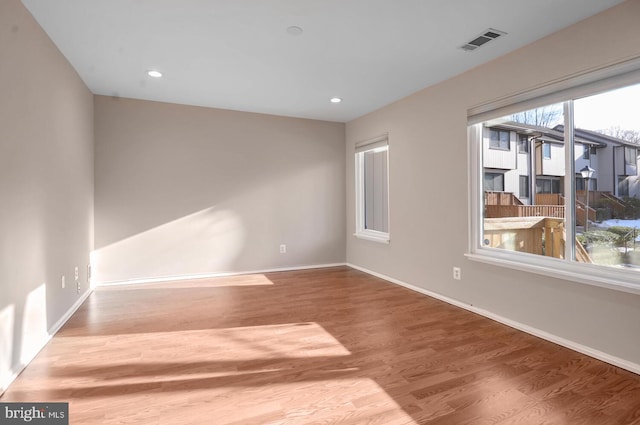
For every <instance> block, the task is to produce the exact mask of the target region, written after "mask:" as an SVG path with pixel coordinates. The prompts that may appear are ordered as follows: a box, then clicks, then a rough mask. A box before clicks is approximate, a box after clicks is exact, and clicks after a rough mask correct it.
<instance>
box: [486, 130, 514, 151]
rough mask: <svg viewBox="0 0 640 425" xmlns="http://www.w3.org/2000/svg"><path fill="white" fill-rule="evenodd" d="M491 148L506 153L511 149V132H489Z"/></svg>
mask: <svg viewBox="0 0 640 425" xmlns="http://www.w3.org/2000/svg"><path fill="white" fill-rule="evenodd" d="M489 147H490V148H491V149H501V150H504V151H508V150H509V149H511V144H510V143H509V132H508V131H504V130H493V129H491V130H489Z"/></svg>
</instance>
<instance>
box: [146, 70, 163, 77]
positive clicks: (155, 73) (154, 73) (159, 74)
mask: <svg viewBox="0 0 640 425" xmlns="http://www.w3.org/2000/svg"><path fill="white" fill-rule="evenodd" d="M147 75H148V76H149V77H153V78H160V77H162V72H160V71H155V70H151V71H147Z"/></svg>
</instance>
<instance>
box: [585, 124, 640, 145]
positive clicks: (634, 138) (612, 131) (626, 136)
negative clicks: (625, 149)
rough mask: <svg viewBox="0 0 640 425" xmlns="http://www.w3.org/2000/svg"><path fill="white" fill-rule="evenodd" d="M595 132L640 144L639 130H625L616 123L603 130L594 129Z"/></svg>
mask: <svg viewBox="0 0 640 425" xmlns="http://www.w3.org/2000/svg"><path fill="white" fill-rule="evenodd" d="M596 132H597V133H601V134H605V135H607V136H613V137H616V138H618V139H621V140H626V141H627V142H631V143H636V144H639V145H640V131H638V130H625V129H624V128H621V127H620V126H619V125H617V126H614V127H609V128H607V129H604V130H596Z"/></svg>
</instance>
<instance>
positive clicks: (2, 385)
mask: <svg viewBox="0 0 640 425" xmlns="http://www.w3.org/2000/svg"><path fill="white" fill-rule="evenodd" d="M92 292H93V289H92V288H89V289H88V290H87V291H85V292H84V293H83V294H82V296H81V297H80V298H78V299H77V300H76V302H75V303H73V305H72V306H71V307H69V309H68V310H67V312H66V313H65V314H63V315H62V317H60V319H58V321H57V322H56V323H54V324H53V326H51V327H50V328H49V330H48V331H47V334H48V335H47V337H46V338H44V339H43V340H42V342H41V346H40V349H39V350H38V351H37V352H36V353H35V354H34V355H33V357H31V358H30V359H29V361H27V362H25V363H24V364H20V365H19V366H18V368H17V369H16V370H14V372H13V373H12V374H11V376H10V377H9V379H7V380H5V381H4V382H0V396H2V394H4V392H5V391H6V390H7V389H8V388H9V385H11V384H12V383H13V381H15V380H16V378H17V377H18V375H20V374H21V373H22V371H24V370H25V368H26V367H27V366H28V365H29V363H31V362H32V361H33V359H35V358H36V356H37V355H38V354H39V353H40V351H42V349H43V348H44V347H46V346H47V344H48V343H49V341H51V339H52V338H53V337H54V335H55V334H57V333H58V331H59V330H60V329H61V328H62V327H63V326H64V324H65V323H67V321H68V320H69V319H70V318H71V316H73V314H74V313H75V312H76V310H78V309H79V308H80V306H81V305H82V303H84V302H85V301H86V299H87V298H89V295H91V293H92Z"/></svg>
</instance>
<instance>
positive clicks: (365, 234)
mask: <svg viewBox="0 0 640 425" xmlns="http://www.w3.org/2000/svg"><path fill="white" fill-rule="evenodd" d="M353 236H355V237H356V238H358V239H364V240H367V241H372V242H380V243H386V244H388V243H389V242H390V241H391V240H390V239H389V234H388V233H385V232H376V231H375V230H369V229H365V230H362V231H361V232H360V233H354V234H353Z"/></svg>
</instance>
